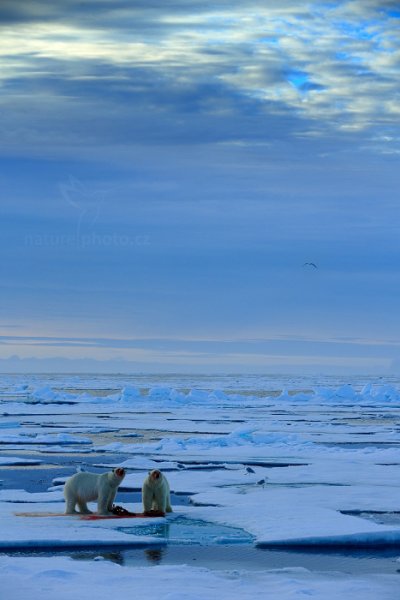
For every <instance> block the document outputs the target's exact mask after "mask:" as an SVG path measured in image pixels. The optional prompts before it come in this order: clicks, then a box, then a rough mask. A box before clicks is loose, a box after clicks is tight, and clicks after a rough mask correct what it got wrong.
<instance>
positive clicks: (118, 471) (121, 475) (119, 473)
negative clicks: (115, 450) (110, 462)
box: [113, 467, 126, 481]
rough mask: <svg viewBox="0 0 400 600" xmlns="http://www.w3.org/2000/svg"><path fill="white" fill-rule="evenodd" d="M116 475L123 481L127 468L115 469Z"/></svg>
mask: <svg viewBox="0 0 400 600" xmlns="http://www.w3.org/2000/svg"><path fill="white" fill-rule="evenodd" d="M113 473H114V475H116V477H118V479H120V480H121V481H122V480H123V478H124V477H125V475H126V471H125V469H123V468H122V467H117V468H116V469H114V470H113Z"/></svg>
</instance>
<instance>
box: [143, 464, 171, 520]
mask: <svg viewBox="0 0 400 600" xmlns="http://www.w3.org/2000/svg"><path fill="white" fill-rule="evenodd" d="M142 501H143V512H149V511H150V510H158V511H161V512H163V513H165V512H172V508H171V498H170V491H169V484H168V481H167V479H166V477H165V476H164V475H163V474H162V473H161V471H159V470H158V469H154V470H153V471H149V474H148V475H147V477H146V479H145V480H144V483H143V487H142Z"/></svg>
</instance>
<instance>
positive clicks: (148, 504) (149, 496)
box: [142, 485, 153, 512]
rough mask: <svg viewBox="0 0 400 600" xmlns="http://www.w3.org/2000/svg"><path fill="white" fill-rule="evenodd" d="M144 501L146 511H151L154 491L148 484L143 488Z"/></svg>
mask: <svg viewBox="0 0 400 600" xmlns="http://www.w3.org/2000/svg"><path fill="white" fill-rule="evenodd" d="M142 502H143V511H144V512H149V510H152V506H153V492H152V490H151V489H150V488H149V486H148V485H144V486H143V488H142Z"/></svg>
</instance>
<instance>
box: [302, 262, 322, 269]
mask: <svg viewBox="0 0 400 600" xmlns="http://www.w3.org/2000/svg"><path fill="white" fill-rule="evenodd" d="M303 267H312V268H313V269H318V267H317V265H316V264H315V263H313V262H305V263H304V265H303Z"/></svg>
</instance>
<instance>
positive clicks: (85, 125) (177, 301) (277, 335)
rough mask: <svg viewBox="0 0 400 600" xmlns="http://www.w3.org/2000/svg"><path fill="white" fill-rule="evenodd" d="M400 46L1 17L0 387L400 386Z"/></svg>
mask: <svg viewBox="0 0 400 600" xmlns="http://www.w3.org/2000/svg"><path fill="white" fill-rule="evenodd" d="M399 30H400V3H399V2H398V0H397V1H390V0H381V1H379V0H375V1H374V0H350V1H345V0H343V1H339V2H333V1H332V2H329V1H316V0H312V1H309V2H298V1H294V0H293V1H292V0H272V1H268V0H262V1H261V0H260V1H258V0H250V1H247V2H245V3H243V2H242V1H238V0H229V2H228V1H226V0H220V1H216V2H212V3H211V2H204V1H203V2H202V1H200V0H174V1H173V2H169V1H167V0H154V1H153V0H146V1H145V0H137V1H135V0H130V1H128V0H90V1H89V0H86V1H85V0H84V1H78V0H68V1H67V0H59V1H57V2H53V1H52V0H29V1H28V0H25V1H21V2H15V1H14V0H2V2H1V5H0V55H1V69H0V194H1V203H0V210H1V220H0V223H1V237H0V245H1V246H0V248H1V257H2V260H1V267H0V286H1V287H0V370H1V371H3V372H4V371H6V372H7V371H14V370H16V371H18V370H39V371H49V370H58V371H60V370H65V371H69V370H71V371H77V370H78V371H79V370H82V371H84V370H91V371H100V372H102V371H104V372H108V371H110V372H111V371H114V372H115V371H121V372H135V371H137V372H191V371H192V372H204V373H208V372H213V373H215V372H232V373H240V372H247V373H252V372H254V373H273V372H288V373H292V372H293V373H297V372H299V373H301V372H305V373H312V372H315V373H331V372H334V373H341V372H343V373H345V372H346V373H348V372H354V373H365V374H385V373H398V372H399V371H400V319H399V318H398V310H399V298H400V277H399V269H400V235H399V233H400V232H399V227H400V203H399V196H398V194H399V192H398V190H399V187H400V168H399V159H400V35H399Z"/></svg>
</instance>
